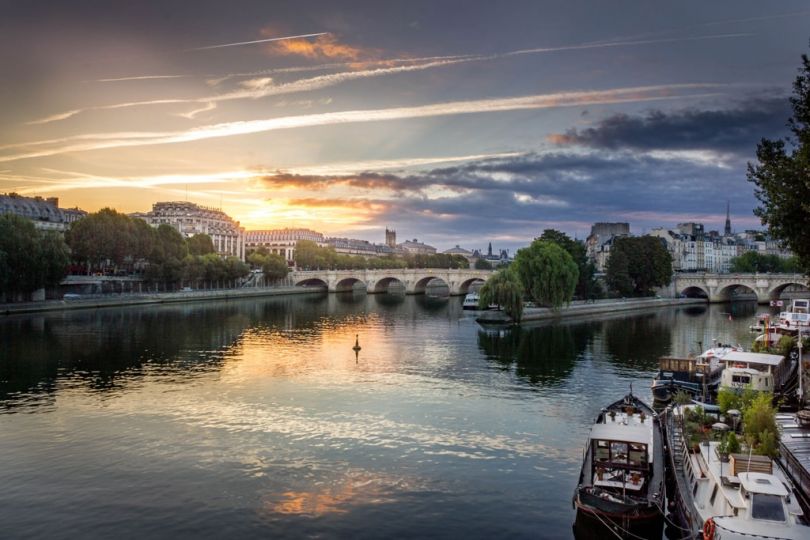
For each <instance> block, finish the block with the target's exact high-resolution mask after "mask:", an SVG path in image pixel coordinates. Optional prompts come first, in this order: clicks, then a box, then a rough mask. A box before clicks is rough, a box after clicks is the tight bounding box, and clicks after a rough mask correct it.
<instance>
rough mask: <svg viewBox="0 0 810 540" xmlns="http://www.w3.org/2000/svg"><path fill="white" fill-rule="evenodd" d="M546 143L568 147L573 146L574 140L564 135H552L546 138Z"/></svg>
mask: <svg viewBox="0 0 810 540" xmlns="http://www.w3.org/2000/svg"><path fill="white" fill-rule="evenodd" d="M546 141H548V142H549V143H551V144H559V145H566V144H572V143H573V142H574V138H573V137H571V136H570V135H566V134H564V133H552V134H551V135H547V136H546Z"/></svg>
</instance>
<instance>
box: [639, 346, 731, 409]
mask: <svg viewBox="0 0 810 540" xmlns="http://www.w3.org/2000/svg"><path fill="white" fill-rule="evenodd" d="M741 350H742V347H739V346H738V347H733V346H731V345H723V344H718V345H717V346H716V347H712V348H711V349H708V350H706V351H704V352H703V353H701V354H700V355H699V356H690V357H688V358H674V357H670V356H663V357H661V358H659V359H658V374H657V375H656V376H655V378H654V379H653V383H652V393H653V399H655V401H656V402H658V403H668V402H669V401H670V400H671V399H672V397H673V396H674V395H675V394H676V393H678V392H679V391H683V392H686V393H687V394H689V396H690V397H691V398H693V399H700V400H701V401H703V402H707V403H711V402H713V401H714V397H716V396H717V388H718V386H719V385H720V375H721V373H722V372H723V368H724V367H725V364H723V363H722V362H721V360H722V359H723V358H724V357H725V356H726V355H727V354H728V353H730V352H736V351H741Z"/></svg>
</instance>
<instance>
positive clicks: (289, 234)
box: [245, 229, 326, 266]
mask: <svg viewBox="0 0 810 540" xmlns="http://www.w3.org/2000/svg"><path fill="white" fill-rule="evenodd" d="M300 240H309V241H310V242H315V243H316V244H318V246H321V247H323V246H325V245H326V238H324V236H323V234H321V233H319V232H316V231H313V230H310V229H272V230H265V231H247V232H246V233H245V250H246V251H247V252H251V251H255V250H256V249H258V248H261V247H263V248H265V249H266V250H267V251H268V252H270V253H273V254H276V255H281V256H282V257H284V259H285V260H286V261H287V264H289V265H290V266H292V265H293V264H294V263H295V245H296V244H297V243H298V242H299V241H300Z"/></svg>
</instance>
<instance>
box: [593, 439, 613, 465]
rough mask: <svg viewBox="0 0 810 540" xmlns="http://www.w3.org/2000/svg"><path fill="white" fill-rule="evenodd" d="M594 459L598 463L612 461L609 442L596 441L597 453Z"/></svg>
mask: <svg viewBox="0 0 810 540" xmlns="http://www.w3.org/2000/svg"><path fill="white" fill-rule="evenodd" d="M594 458H595V459H596V461H608V460H609V459H610V450H609V449H608V443H607V441H596V453H595V456H594Z"/></svg>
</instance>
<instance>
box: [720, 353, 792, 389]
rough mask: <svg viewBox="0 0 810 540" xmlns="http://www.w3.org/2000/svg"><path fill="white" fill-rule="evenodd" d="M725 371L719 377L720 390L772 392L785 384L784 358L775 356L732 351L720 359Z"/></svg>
mask: <svg viewBox="0 0 810 540" xmlns="http://www.w3.org/2000/svg"><path fill="white" fill-rule="evenodd" d="M721 360H722V362H723V363H724V364H725V366H726V367H725V369H724V370H723V373H722V375H721V376H720V388H732V389H735V390H741V389H743V388H751V389H753V390H757V391H759V392H774V391H776V390H777V389H779V388H780V387H781V385H782V384H783V383H784V382H785V378H786V377H787V375H788V374H787V373H785V371H786V369H788V368H789V365H788V366H787V367H786V365H785V364H786V363H785V358H784V357H783V356H780V355H777V354H763V353H750V352H741V351H732V352H729V353H728V354H726V355H725V356H724V357H723V358H722V359H721Z"/></svg>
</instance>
